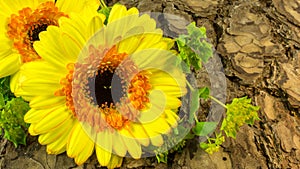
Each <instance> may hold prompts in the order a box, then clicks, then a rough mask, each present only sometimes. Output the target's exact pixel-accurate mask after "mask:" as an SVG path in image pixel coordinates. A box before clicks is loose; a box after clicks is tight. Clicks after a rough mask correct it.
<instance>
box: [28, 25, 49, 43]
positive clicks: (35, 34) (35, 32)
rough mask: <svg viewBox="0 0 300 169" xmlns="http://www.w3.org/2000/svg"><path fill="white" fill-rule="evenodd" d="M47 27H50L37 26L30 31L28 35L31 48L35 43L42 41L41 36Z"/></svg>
mask: <svg viewBox="0 0 300 169" xmlns="http://www.w3.org/2000/svg"><path fill="white" fill-rule="evenodd" d="M47 27H48V24H37V25H34V26H32V27H31V28H30V30H29V31H28V33H27V34H28V37H29V40H30V44H31V46H32V45H33V42H34V41H38V40H40V38H39V34H40V33H41V32H42V31H45V30H46V29H47Z"/></svg>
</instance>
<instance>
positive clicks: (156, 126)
mask: <svg viewBox="0 0 300 169" xmlns="http://www.w3.org/2000/svg"><path fill="white" fill-rule="evenodd" d="M104 19H105V18H104V17H102V15H95V14H91V13H85V14H81V15H78V14H73V15H70V18H61V19H60V22H59V27H56V26H48V29H47V31H46V32H42V33H40V41H38V42H35V43H34V49H35V50H36V51H37V53H38V54H39V55H40V56H41V57H42V58H43V60H42V61H35V62H30V63H27V64H24V65H23V66H22V68H21V71H20V72H19V73H18V77H20V78H18V79H19V81H18V82H17V83H18V84H17V86H18V88H17V89H16V90H15V94H16V95H20V96H25V97H31V98H32V100H31V101H30V107H31V110H30V111H29V112H28V113H27V114H26V115H25V121H26V122H27V123H31V125H30V127H29V132H30V134H32V135H40V136H39V142H40V143H41V144H43V145H47V152H48V153H51V154H58V153H61V152H63V151H65V150H66V151H67V155H68V156H69V157H72V158H74V159H75V162H76V163H77V164H78V165H80V164H83V163H84V162H85V161H86V160H87V159H88V158H89V157H90V156H91V154H92V153H93V151H94V150H95V151H96V155H97V158H98V161H99V163H100V164H101V165H102V166H107V165H109V164H111V163H113V162H115V161H119V162H120V160H121V159H122V158H120V157H124V156H126V155H127V154H128V155H130V156H132V157H133V158H141V157H142V154H143V151H144V150H145V151H147V148H145V147H148V146H149V145H153V146H157V147H159V146H161V145H162V144H163V137H162V135H163V134H168V133H169V132H170V131H171V129H172V128H173V127H175V126H176V125H177V120H178V116H177V114H176V112H177V110H178V108H179V107H180V106H181V101H180V99H179V97H182V96H183V95H184V94H185V93H186V88H185V75H184V74H183V73H182V72H181V71H180V70H179V69H178V68H176V67H175V65H176V58H177V57H176V56H175V55H174V54H173V52H171V51H170V50H169V49H170V48H171V47H172V40H170V39H168V38H163V37H162V30H160V29H157V28H156V23H155V21H154V20H153V19H151V18H150V17H149V16H148V15H142V16H139V13H138V10H137V9H136V8H131V9H129V10H127V9H126V7H125V6H122V5H115V6H113V8H112V10H111V13H110V16H109V19H108V24H107V25H106V26H104V25H103V21H104ZM91 36H93V37H92V38H91V39H90V37H91ZM144 148H145V149H144ZM149 151H151V150H149ZM113 167H116V166H113Z"/></svg>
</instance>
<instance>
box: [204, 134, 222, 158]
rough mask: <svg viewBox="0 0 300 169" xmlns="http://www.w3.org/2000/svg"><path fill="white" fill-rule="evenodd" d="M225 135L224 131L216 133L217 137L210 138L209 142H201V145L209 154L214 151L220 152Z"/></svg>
mask: <svg viewBox="0 0 300 169" xmlns="http://www.w3.org/2000/svg"><path fill="white" fill-rule="evenodd" d="M224 141H225V137H224V136H223V135H222V133H219V134H216V138H208V139H207V142H208V143H205V142H202V143H200V147H201V148H202V149H204V150H205V151H206V152H207V153H208V154H213V153H214V152H218V151H219V149H220V146H221V145H222V144H223V143H224Z"/></svg>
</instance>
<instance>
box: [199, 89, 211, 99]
mask: <svg viewBox="0 0 300 169" xmlns="http://www.w3.org/2000/svg"><path fill="white" fill-rule="evenodd" d="M198 93H199V98H202V99H208V98H209V96H210V90H209V88H208V87H203V88H201V89H199V91H198Z"/></svg>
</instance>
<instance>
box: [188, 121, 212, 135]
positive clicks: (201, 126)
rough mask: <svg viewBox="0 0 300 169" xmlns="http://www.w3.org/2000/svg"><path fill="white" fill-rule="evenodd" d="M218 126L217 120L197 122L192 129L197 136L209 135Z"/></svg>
mask: <svg viewBox="0 0 300 169" xmlns="http://www.w3.org/2000/svg"><path fill="white" fill-rule="evenodd" d="M216 127H217V123H216V122H197V123H196V125H195V127H194V128H193V129H192V130H193V132H194V134H195V135H197V136H207V135H209V134H210V133H212V132H213V131H215V129H216Z"/></svg>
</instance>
